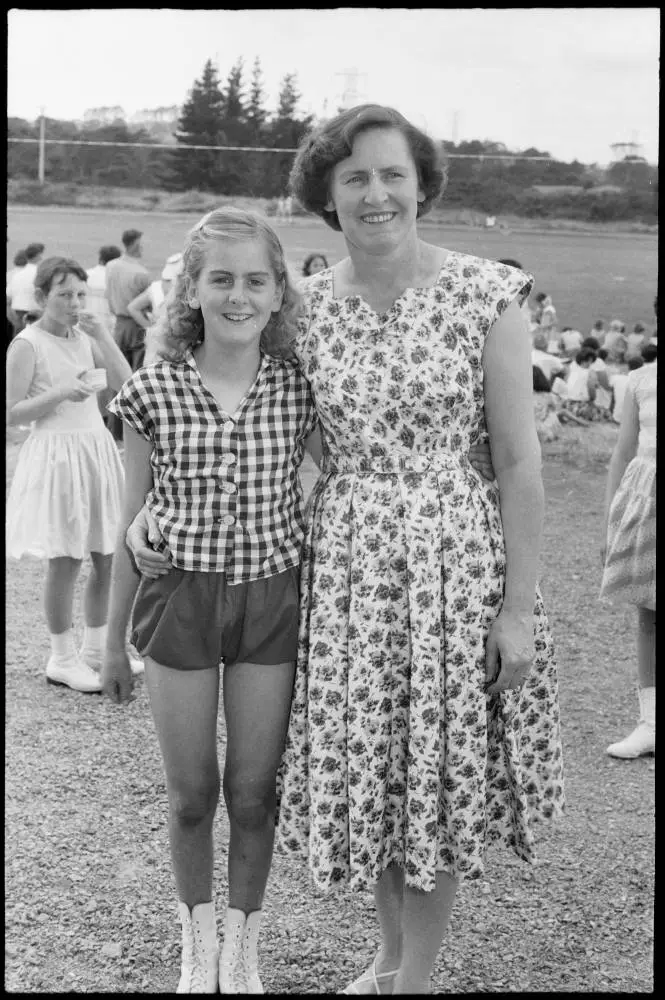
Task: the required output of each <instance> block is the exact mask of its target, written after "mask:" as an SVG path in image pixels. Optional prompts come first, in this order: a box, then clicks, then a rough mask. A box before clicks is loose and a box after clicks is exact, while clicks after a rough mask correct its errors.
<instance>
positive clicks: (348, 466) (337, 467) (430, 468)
mask: <svg viewBox="0 0 665 1000" xmlns="http://www.w3.org/2000/svg"><path fill="white" fill-rule="evenodd" d="M469 466H470V462H469V459H468V457H467V456H466V455H453V454H450V453H447V452H439V453H437V454H435V455H393V456H389V457H370V456H358V457H353V458H329V457H326V458H324V460H323V465H322V469H321V471H322V472H323V474H324V475H327V474H335V475H342V476H400V475H401V476H406V475H409V473H411V474H414V473H415V474H421V475H422V474H426V473H428V472H444V471H446V470H451V469H458V470H459V469H466V468H468V467H469Z"/></svg>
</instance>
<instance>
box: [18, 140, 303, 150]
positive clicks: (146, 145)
mask: <svg viewBox="0 0 665 1000" xmlns="http://www.w3.org/2000/svg"><path fill="white" fill-rule="evenodd" d="M40 141H41V140H40V139H7V142H24V143H26V142H28V143H39V142H40ZM44 145H46V146H114V147H115V148H116V149H123V148H125V149H208V150H217V149H222V150H224V149H226V150H236V151H238V152H241V153H297V152H298V150H297V149H287V148H285V147H284V146H190V145H187V144H185V143H173V142H171V143H168V142H163V143H162V142H102V141H101V140H96V139H95V140H92V139H90V140H89V139H44Z"/></svg>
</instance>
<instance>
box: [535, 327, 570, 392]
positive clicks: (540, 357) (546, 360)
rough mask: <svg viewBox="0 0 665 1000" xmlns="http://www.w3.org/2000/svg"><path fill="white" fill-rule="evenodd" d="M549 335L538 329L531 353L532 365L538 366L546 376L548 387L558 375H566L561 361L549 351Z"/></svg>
mask: <svg viewBox="0 0 665 1000" xmlns="http://www.w3.org/2000/svg"><path fill="white" fill-rule="evenodd" d="M547 344H548V340H547V334H546V333H543V332H541V331H540V330H539V328H538V327H536V331H535V333H534V335H533V349H532V351H531V363H532V364H533V365H537V366H538V368H540V370H541V371H542V372H543V374H544V375H545V377H546V379H547V382H548V385H551V384H552V382H553V380H554V378H555V376H556V375H562V374H563V373H564V366H563V365H562V364H561V362H560V361H559V359H558V358H557V357H555V356H554V355H553V354H549V353H548V350H547Z"/></svg>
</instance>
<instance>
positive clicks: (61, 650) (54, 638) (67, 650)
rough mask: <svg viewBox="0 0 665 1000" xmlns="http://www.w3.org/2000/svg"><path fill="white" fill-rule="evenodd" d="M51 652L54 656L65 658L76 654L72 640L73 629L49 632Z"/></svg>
mask: <svg viewBox="0 0 665 1000" xmlns="http://www.w3.org/2000/svg"><path fill="white" fill-rule="evenodd" d="M51 652H52V653H53V655H54V656H59V657H62V658H63V659H67V658H69V657H70V656H75V655H76V644H75V642H74V630H73V629H72V628H68V629H66V630H65V631H64V632H59V633H58V634H57V635H56V633H55V632H51Z"/></svg>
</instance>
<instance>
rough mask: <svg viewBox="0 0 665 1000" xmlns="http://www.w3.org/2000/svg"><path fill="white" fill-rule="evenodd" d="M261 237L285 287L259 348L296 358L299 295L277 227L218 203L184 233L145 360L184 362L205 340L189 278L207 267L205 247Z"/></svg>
mask: <svg viewBox="0 0 665 1000" xmlns="http://www.w3.org/2000/svg"><path fill="white" fill-rule="evenodd" d="M256 239H263V240H264V242H265V245H266V247H267V250H268V259H269V261H270V266H271V268H272V272H273V276H274V278H275V281H276V282H277V284H278V285H281V287H282V289H283V295H282V305H281V308H280V310H279V312H276V313H272V314H271V317H270V319H269V321H268V323H267V324H266V326H265V327H264V329H263V330H262V331H261V339H260V342H259V343H260V347H261V350H262V351H264V352H265V353H266V354H273V355H277V356H278V357H283V358H293V357H294V354H293V349H292V344H293V340H294V338H295V334H296V328H297V320H298V315H299V311H300V302H301V298H300V294H299V292H298V291H297V290H296V289H295V287H294V286H293V284H292V282H291V280H290V278H289V272H288V269H287V266H286V260H285V259H284V250H283V249H282V244H281V243H280V241H279V239H278V237H277V234H276V233H275V231H274V230H273V228H272V227H271V226H270V225H269V224H268V222H266V221H265V219H263V218H261V216H259V215H256V214H255V213H254V212H247V211H245V210H244V209H240V208H226V207H222V208H215V209H213V211H212V212H208V214H207V215H204V216H203V218H202V219H201V220H200V221H199V222H197V224H196V225H195V226H194V228H193V229H190V231H189V232H188V233H187V236H186V237H185V247H184V250H183V255H182V271H181V272H180V274H179V275H178V276H177V277H176V279H175V281H174V282H173V285H172V287H171V289H170V290H169V293H168V295H167V297H166V302H165V304H164V308H163V309H162V310H161V312H160V315H159V317H158V319H157V321H156V323H155V324H154V326H152V327H151V328H150V330H149V331H148V334H147V338H146V361H145V363H146V364H150V363H151V362H155V361H159V360H166V361H181V360H182V359H183V357H184V355H185V353H186V351H187V350H188V349H189V348H191V347H195V346H196V345H197V344H200V343H202V341H203V339H204V333H205V331H204V323H203V313H202V312H201V309H200V308H196V309H194V308H192V306H190V304H189V302H188V298H187V289H188V284H189V283H190V282H195V281H197V280H198V278H199V276H200V274H201V271H202V270H203V268H204V266H205V258H206V250H207V248H208V246H209V245H210V243H211V241H213V240H256Z"/></svg>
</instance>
